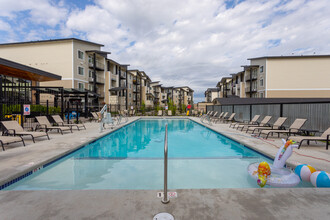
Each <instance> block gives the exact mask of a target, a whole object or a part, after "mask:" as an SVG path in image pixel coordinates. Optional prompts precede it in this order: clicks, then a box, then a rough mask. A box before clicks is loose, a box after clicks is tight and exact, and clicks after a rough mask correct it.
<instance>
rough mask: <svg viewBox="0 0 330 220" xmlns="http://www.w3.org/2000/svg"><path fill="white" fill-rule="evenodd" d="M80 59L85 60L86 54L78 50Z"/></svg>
mask: <svg viewBox="0 0 330 220" xmlns="http://www.w3.org/2000/svg"><path fill="white" fill-rule="evenodd" d="M78 58H79V59H82V60H83V59H84V52H82V51H80V50H78Z"/></svg>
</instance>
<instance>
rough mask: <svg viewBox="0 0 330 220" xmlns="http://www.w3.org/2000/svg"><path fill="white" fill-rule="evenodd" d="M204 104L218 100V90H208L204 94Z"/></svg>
mask: <svg viewBox="0 0 330 220" xmlns="http://www.w3.org/2000/svg"><path fill="white" fill-rule="evenodd" d="M204 95H205V102H212V101H213V99H215V98H220V90H219V88H208V89H207V90H206V91H205V93H204Z"/></svg>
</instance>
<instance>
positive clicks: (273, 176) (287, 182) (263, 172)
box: [248, 139, 300, 187]
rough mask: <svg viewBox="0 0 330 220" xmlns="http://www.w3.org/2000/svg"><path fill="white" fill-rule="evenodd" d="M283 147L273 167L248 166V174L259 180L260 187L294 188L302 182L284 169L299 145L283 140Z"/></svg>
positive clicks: (261, 164) (255, 164)
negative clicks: (293, 150)
mask: <svg viewBox="0 0 330 220" xmlns="http://www.w3.org/2000/svg"><path fill="white" fill-rule="evenodd" d="M282 141H283V146H282V147H281V148H280V149H279V151H278V152H277V154H276V157H275V159H274V163H273V165H270V166H269V164H268V163H267V162H265V161H264V162H261V163H252V164H250V165H249V166H248V173H249V174H250V176H251V177H253V178H254V179H256V180H257V183H258V185H259V186H260V187H264V186H265V185H266V184H267V185H270V186H275V187H294V186H296V185H298V183H299V182H300V178H299V176H298V175H297V174H295V173H294V172H292V171H291V170H289V169H288V168H284V165H285V162H286V160H287V159H288V158H289V157H290V156H291V154H292V149H293V148H297V147H298V145H293V144H294V142H293V141H292V140H289V141H285V140H283V139H282Z"/></svg>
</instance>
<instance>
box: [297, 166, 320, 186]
mask: <svg viewBox="0 0 330 220" xmlns="http://www.w3.org/2000/svg"><path fill="white" fill-rule="evenodd" d="M294 172H295V173H296V174H297V175H298V176H299V178H300V180H302V181H306V182H310V177H311V175H312V173H314V172H316V170H315V168H314V167H312V166H310V165H307V164H300V165H298V166H296V169H294Z"/></svg>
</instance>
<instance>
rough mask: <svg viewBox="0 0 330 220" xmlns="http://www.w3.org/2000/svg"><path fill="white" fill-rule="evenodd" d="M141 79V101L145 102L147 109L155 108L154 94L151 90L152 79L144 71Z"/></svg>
mask: <svg viewBox="0 0 330 220" xmlns="http://www.w3.org/2000/svg"><path fill="white" fill-rule="evenodd" d="M141 77H142V78H141V100H142V102H144V104H145V107H146V108H153V107H154V94H153V93H152V90H151V85H150V84H151V79H150V78H149V76H148V75H147V74H146V73H145V72H144V71H141ZM141 105H142V103H141Z"/></svg>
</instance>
